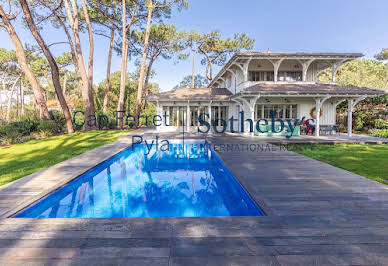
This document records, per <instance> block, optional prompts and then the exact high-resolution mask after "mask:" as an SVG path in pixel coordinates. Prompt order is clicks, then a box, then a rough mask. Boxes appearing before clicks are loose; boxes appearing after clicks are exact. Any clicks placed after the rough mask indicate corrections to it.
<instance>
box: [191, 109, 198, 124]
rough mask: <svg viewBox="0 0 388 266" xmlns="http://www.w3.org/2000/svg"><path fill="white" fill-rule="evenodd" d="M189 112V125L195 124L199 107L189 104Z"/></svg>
mask: <svg viewBox="0 0 388 266" xmlns="http://www.w3.org/2000/svg"><path fill="white" fill-rule="evenodd" d="M190 112H191V117H190V126H195V125H197V121H198V115H199V108H198V107H197V106H190Z"/></svg>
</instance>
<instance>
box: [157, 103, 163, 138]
mask: <svg viewBox="0 0 388 266" xmlns="http://www.w3.org/2000/svg"><path fill="white" fill-rule="evenodd" d="M162 110H163V106H160V105H159V101H158V102H156V114H157V115H159V116H161V117H163V114H162V113H163V111H162ZM161 126H163V119H162V125H161ZM161 126H157V127H156V131H157V132H159V131H160V127H161Z"/></svg>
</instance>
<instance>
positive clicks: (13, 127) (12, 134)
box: [0, 121, 31, 145]
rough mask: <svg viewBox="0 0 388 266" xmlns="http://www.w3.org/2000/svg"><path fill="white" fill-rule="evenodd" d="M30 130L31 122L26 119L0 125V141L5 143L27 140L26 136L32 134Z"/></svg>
mask: <svg viewBox="0 0 388 266" xmlns="http://www.w3.org/2000/svg"><path fill="white" fill-rule="evenodd" d="M30 130H31V128H30V124H29V123H27V122H24V121H20V122H11V123H8V124H5V125H3V126H0V143H1V144H3V145H9V144H14V143H21V142H23V140H25V138H24V137H26V136H29V135H30Z"/></svg>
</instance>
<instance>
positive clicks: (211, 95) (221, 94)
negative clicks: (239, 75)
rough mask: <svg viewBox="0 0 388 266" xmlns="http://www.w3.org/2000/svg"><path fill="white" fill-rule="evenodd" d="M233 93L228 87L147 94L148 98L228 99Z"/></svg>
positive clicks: (181, 89) (183, 89)
mask: <svg viewBox="0 0 388 266" xmlns="http://www.w3.org/2000/svg"><path fill="white" fill-rule="evenodd" d="M230 95H232V93H231V92H230V91H229V90H228V89H226V88H194V89H193V88H180V89H177V90H174V91H167V92H161V93H156V94H151V95H148V96H147V99H148V100H227V99H228V98H229V96H230Z"/></svg>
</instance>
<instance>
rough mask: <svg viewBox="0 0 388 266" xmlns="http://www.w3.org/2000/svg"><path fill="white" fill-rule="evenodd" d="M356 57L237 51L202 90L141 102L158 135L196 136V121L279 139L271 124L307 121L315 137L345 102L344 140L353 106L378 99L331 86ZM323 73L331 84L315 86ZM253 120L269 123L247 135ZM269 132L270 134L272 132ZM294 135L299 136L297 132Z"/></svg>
mask: <svg viewBox="0 0 388 266" xmlns="http://www.w3.org/2000/svg"><path fill="white" fill-rule="evenodd" d="M362 56H363V55H362V54H360V53H273V52H241V53H236V54H235V55H234V56H233V57H232V58H231V59H230V60H229V61H228V62H227V63H226V65H225V66H224V67H223V68H222V69H221V71H220V72H219V73H218V74H217V76H216V77H215V78H214V79H213V80H212V81H211V83H210V84H209V87H208V88H194V89H193V88H181V89H177V90H175V91H168V92H162V93H158V94H153V95H150V96H148V97H147V98H148V101H149V102H150V103H151V104H153V105H154V106H155V108H156V111H157V114H158V115H160V116H163V115H164V117H165V118H166V119H165V121H163V123H162V125H161V126H159V127H157V130H158V131H163V132H166V131H169V132H171V131H180V132H182V131H183V130H184V131H186V132H198V128H202V127H201V126H200V121H199V117H201V119H202V120H206V121H208V122H209V123H210V124H211V125H212V127H211V130H213V131H217V132H218V131H222V129H225V128H226V130H227V131H230V132H238V133H242V134H255V135H281V134H283V133H286V132H287V130H289V128H287V127H285V128H280V129H279V125H275V126H276V129H275V127H272V125H271V123H272V121H276V120H278V119H281V120H284V121H287V120H289V121H295V120H296V119H299V120H301V119H302V118H305V120H307V119H311V120H310V121H311V122H310V123H311V124H313V125H314V128H315V130H314V133H315V135H316V136H319V134H320V132H321V130H320V129H322V128H323V127H327V126H334V125H336V107H337V106H338V104H340V103H341V102H343V101H345V100H348V135H349V136H351V134H352V130H351V129H352V111H353V109H354V107H355V105H356V104H357V103H358V102H360V101H361V100H363V99H365V98H366V97H371V96H376V95H380V94H384V92H383V91H380V90H373V89H368V88H360V87H353V86H339V85H337V84H336V73H337V71H338V68H339V67H340V66H341V65H343V64H344V63H346V62H348V61H351V60H354V59H356V58H359V57H362ZM329 68H330V69H331V82H330V83H320V82H318V77H319V75H320V74H321V73H322V72H323V71H325V70H327V69H329ZM241 114H243V116H242V115H241ZM231 118H233V119H234V120H233V121H234V123H233V125H231V123H228V124H226V125H225V124H223V122H222V120H224V121H230V119H231ZM259 120H260V121H264V120H267V121H269V124H263V125H262V124H260V125H261V126H260V130H257V129H256V127H255V126H254V128H253V132H250V129H251V128H250V127H251V126H252V123H251V122H250V121H254V122H257V121H259ZM242 121H244V122H243V123H241V122H242ZM260 121H259V123H260ZM264 122H265V121H264ZM276 123H278V122H275V124H276ZM213 125H215V127H214V128H213ZM232 127H233V128H232ZM271 128H272V130H274V129H275V130H274V131H273V132H272V131H271ZM294 134H295V135H298V134H300V130H299V129H298V130H296V131H295V132H294Z"/></svg>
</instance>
